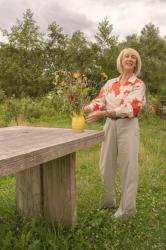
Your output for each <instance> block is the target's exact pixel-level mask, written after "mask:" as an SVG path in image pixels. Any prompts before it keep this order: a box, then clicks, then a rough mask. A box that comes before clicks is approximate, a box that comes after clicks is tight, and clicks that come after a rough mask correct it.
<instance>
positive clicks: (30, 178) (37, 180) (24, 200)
mask: <svg viewBox="0 0 166 250" xmlns="http://www.w3.org/2000/svg"><path fill="white" fill-rule="evenodd" d="M42 192H43V190H42V167H41V166H36V167H34V168H29V169H26V170H23V171H21V172H18V173H16V207H17V211H18V213H19V214H20V215H23V216H25V217H28V218H30V217H42V216H43V208H42V202H43V197H42Z"/></svg>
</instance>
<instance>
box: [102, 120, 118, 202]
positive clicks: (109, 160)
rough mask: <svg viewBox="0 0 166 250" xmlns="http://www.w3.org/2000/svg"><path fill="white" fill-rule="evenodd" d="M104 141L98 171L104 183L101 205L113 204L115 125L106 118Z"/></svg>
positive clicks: (115, 154) (115, 151) (115, 158)
mask: <svg viewBox="0 0 166 250" xmlns="http://www.w3.org/2000/svg"><path fill="white" fill-rule="evenodd" d="M104 131H105V137H104V142H103V143H102V147H101V155H100V172H101V176H102V180H103V184H104V195H103V201H102V206H103V207H113V206H115V172H116V160H117V143H116V126H115V121H111V119H107V121H106V124H105V127H104Z"/></svg>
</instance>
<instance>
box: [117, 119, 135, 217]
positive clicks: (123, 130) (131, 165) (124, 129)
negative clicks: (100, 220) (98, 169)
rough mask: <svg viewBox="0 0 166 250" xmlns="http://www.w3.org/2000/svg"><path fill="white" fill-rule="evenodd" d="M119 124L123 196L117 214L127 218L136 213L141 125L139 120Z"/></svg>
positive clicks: (118, 138)
mask: <svg viewBox="0 0 166 250" xmlns="http://www.w3.org/2000/svg"><path fill="white" fill-rule="evenodd" d="M117 123H118V124H117V129H118V133H117V143H118V162H119V165H120V179H121V191H122V196H121V202H120V206H119V209H118V210H117V212H116V214H117V215H119V216H123V215H124V216H125V215H126V216H127V215H132V214H134V213H135V212H136V194H137V186H138V152H139V125H138V119H137V118H134V119H120V120H118V121H117Z"/></svg>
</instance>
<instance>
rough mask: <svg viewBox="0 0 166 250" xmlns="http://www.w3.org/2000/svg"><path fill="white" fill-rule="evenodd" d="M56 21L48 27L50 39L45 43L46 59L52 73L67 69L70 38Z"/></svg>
mask: <svg viewBox="0 0 166 250" xmlns="http://www.w3.org/2000/svg"><path fill="white" fill-rule="evenodd" d="M62 32H63V29H62V28H61V27H60V26H59V25H58V24H57V23H56V22H55V21H54V22H52V23H51V24H49V26H48V39H47V40H46V43H45V56H46V57H45V59H46V63H47V69H48V71H49V72H50V73H53V72H55V71H57V70H60V69H64V68H65V67H66V60H67V45H68V36H67V35H64V34H63V33H62Z"/></svg>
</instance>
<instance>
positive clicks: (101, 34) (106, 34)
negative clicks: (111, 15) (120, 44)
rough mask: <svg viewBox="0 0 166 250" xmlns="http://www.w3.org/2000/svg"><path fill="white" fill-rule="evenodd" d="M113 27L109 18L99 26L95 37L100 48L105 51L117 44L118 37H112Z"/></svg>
mask: <svg viewBox="0 0 166 250" xmlns="http://www.w3.org/2000/svg"><path fill="white" fill-rule="evenodd" d="M112 31H113V25H111V24H109V20H108V18H107V17H105V18H104V20H103V21H101V22H100V23H99V25H98V32H97V33H96V35H95V38H96V40H97V43H98V44H99V46H100V47H101V48H102V49H103V50H105V49H110V48H111V47H112V46H115V45H116V44H117V37H115V36H113V35H112Z"/></svg>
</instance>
